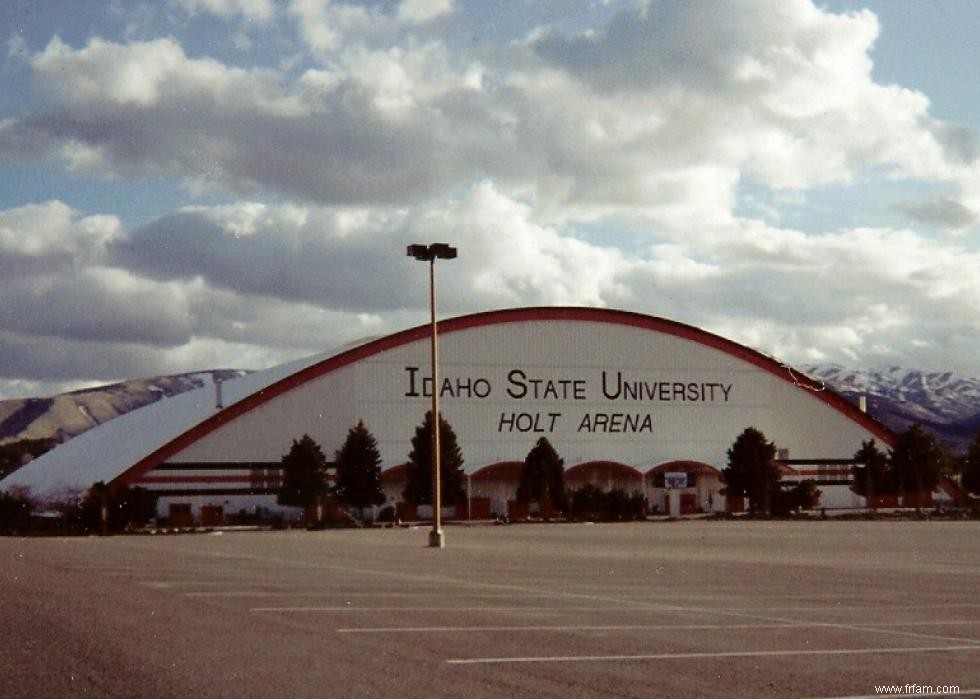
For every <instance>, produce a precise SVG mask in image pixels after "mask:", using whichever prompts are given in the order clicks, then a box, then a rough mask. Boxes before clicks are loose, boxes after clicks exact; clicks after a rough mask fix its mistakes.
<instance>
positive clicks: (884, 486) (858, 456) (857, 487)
mask: <svg viewBox="0 0 980 699" xmlns="http://www.w3.org/2000/svg"><path fill="white" fill-rule="evenodd" d="M854 462H855V467H854V486H853V488H854V492H855V493H857V494H858V495H863V496H864V497H866V498H868V499H869V500H873V499H874V497H875V496H877V495H882V494H884V493H885V492H887V490H888V455H887V454H885V453H884V452H883V451H881V450H880V449H878V445H877V444H876V443H875V440H873V439H871V440H869V441H867V442H863V443H862V444H861V448H860V449H859V450H858V451H857V453H855V454H854Z"/></svg>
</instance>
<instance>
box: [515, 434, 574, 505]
mask: <svg viewBox="0 0 980 699" xmlns="http://www.w3.org/2000/svg"><path fill="white" fill-rule="evenodd" d="M565 499H566V498H565V461H564V459H562V458H561V457H560V456H558V452H557V451H555V448H554V447H553V446H552V445H551V442H549V441H548V439H547V438H546V437H541V438H540V439H539V440H538V442H537V444H535V445H534V447H533V448H532V449H531V451H529V452H528V454H527V457H525V459H524V466H523V468H521V482H520V485H519V486H518V488H517V501H518V502H522V503H526V502H537V503H542V502H544V501H545V500H550V501H551V504H552V506H553V507H554V508H555V509H556V510H557V511H559V512H561V511H564V510H565V506H566V502H565Z"/></svg>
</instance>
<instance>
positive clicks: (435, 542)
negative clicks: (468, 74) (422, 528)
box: [429, 529, 446, 549]
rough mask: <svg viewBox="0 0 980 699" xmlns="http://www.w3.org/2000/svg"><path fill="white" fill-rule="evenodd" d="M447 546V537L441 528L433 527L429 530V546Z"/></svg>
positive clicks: (439, 547) (438, 547)
mask: <svg viewBox="0 0 980 699" xmlns="http://www.w3.org/2000/svg"><path fill="white" fill-rule="evenodd" d="M445 547H446V537H445V535H444V534H443V533H442V530H441V529H433V530H431V531H430V532H429V548H434V549H441V548H445Z"/></svg>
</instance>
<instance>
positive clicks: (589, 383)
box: [168, 319, 874, 472]
mask: <svg viewBox="0 0 980 699" xmlns="http://www.w3.org/2000/svg"><path fill="white" fill-rule="evenodd" d="M428 366H429V345H428V341H427V340H426V339H420V340H418V341H415V342H411V343H409V344H404V345H401V346H395V347H391V348H390V349H387V350H385V351H383V352H380V353H379V354H376V355H374V356H371V357H369V358H367V359H364V360H361V361H359V362H356V363H353V364H349V365H347V366H344V367H342V368H340V369H337V370H335V371H333V372H331V373H329V374H326V375H324V376H321V377H319V378H317V379H314V380H312V381H310V382H308V383H306V384H303V385H300V386H297V387H296V388H294V389H292V390H290V391H288V392H286V393H284V394H283V395H280V396H279V397H277V398H275V399H273V400H271V401H268V402H266V403H263V404H260V405H258V406H256V407H255V408H254V409H252V410H251V411H250V412H248V413H246V414H244V415H242V416H240V417H238V418H237V419H235V420H234V421H232V422H230V423H228V424H226V425H225V426H223V427H220V428H218V429H217V430H215V431H213V432H211V433H209V434H207V435H206V436H204V437H203V438H202V439H200V440H199V441H197V442H195V443H193V444H191V445H190V446H188V447H186V448H185V449H183V450H182V451H180V452H178V453H176V454H174V455H173V456H172V457H170V458H169V459H168V461H169V462H248V461H270V462H271V461H278V460H279V459H280V458H281V457H282V455H283V454H285V453H286V452H287V451H288V449H289V446H290V444H291V441H292V440H293V439H294V438H298V437H300V436H302V435H303V434H309V435H310V436H312V437H313V438H314V439H316V440H317V441H318V442H319V443H320V444H321V445H322V446H323V449H324V452H325V453H326V454H327V456H328V458H331V457H332V454H333V451H334V450H335V449H337V448H338V447H339V446H340V445H341V443H342V442H343V440H344V437H345V435H346V433H347V430H348V429H349V428H350V427H351V426H353V425H354V424H355V423H356V421H357V420H358V419H363V420H364V421H365V424H366V425H367V426H368V428H369V429H370V430H371V431H372V433H373V434H374V435H375V437H376V438H377V439H378V443H379V447H380V450H381V454H382V458H383V459H384V464H383V466H384V467H389V466H392V465H395V464H399V463H403V462H404V461H405V460H406V459H407V457H408V453H409V451H410V448H411V446H410V440H411V437H412V435H413V434H414V430H415V427H416V426H417V425H418V424H420V423H421V421H422V418H423V416H424V413H425V411H426V410H427V409H428V408H429V404H430V398H429V397H428V395H423V385H422V382H423V379H425V378H427V377H428V376H429V369H428ZM440 373H441V379H443V382H442V383H443V385H444V386H445V385H446V383H445V382H448V385H449V386H450V387H451V390H450V391H448V392H444V394H443V398H442V403H441V408H442V412H443V415H444V416H445V418H446V419H447V420H449V422H450V423H451V424H452V426H453V428H454V430H455V431H456V433H457V435H458V438H459V442H460V446H461V447H462V450H463V456H464V459H465V468H466V470H467V471H469V472H472V471H474V470H476V469H477V468H480V467H481V466H484V465H486V464H489V463H494V462H498V461H504V460H511V459H514V460H522V459H523V458H524V456H525V455H526V454H527V452H528V450H529V449H530V448H531V447H532V446H533V444H534V442H535V441H536V440H537V439H538V438H539V437H541V436H545V437H548V439H549V440H550V441H551V442H552V444H553V445H554V446H555V448H556V449H557V450H558V451H559V453H560V454H561V455H562V456H563V457H564V458H565V463H566V466H572V465H575V464H577V463H581V462H584V461H590V460H594V459H610V460H615V461H620V462H623V463H626V464H630V465H632V466H635V467H637V468H639V469H640V470H646V469H647V468H649V467H650V466H654V465H657V464H660V463H663V462H665V461H670V460H673V459H692V460H698V461H703V462H706V463H709V464H712V465H713V466H715V467H717V468H719V469H720V468H724V466H725V464H726V451H727V449H728V448H729V447H730V446H731V444H732V442H733V441H734V440H735V438H736V437H737V436H738V434H739V433H740V432H741V431H742V430H743V429H745V428H746V427H749V426H754V427H757V428H758V429H760V430H762V431H763V432H764V433H765V434H766V436H767V437H768V438H769V439H770V440H772V441H774V442H775V443H776V445H777V447H779V448H780V449H788V450H789V456H790V458H794V459H795V458H817V457H819V458H850V457H851V456H853V454H854V452H855V451H857V449H858V448H859V447H860V445H861V442H862V441H863V440H867V439H871V438H872V437H873V436H874V435H872V434H871V433H870V432H869V431H868V430H866V429H864V428H863V427H862V426H861V425H860V424H858V423H856V422H854V421H853V420H852V419H850V418H849V417H848V416H847V415H844V414H843V413H841V412H839V411H838V410H836V409H834V408H833V407H831V406H829V405H828V404H826V403H825V402H824V401H822V400H821V399H820V396H819V395H818V394H817V393H814V392H813V391H811V390H809V389H803V388H799V387H797V386H795V385H793V384H792V383H790V382H787V381H784V380H782V379H781V378H780V377H777V376H776V375H774V374H773V373H771V372H769V371H766V370H765V369H762V368H760V367H759V366H756V365H755V364H753V363H751V362H749V361H746V360H744V359H741V358H739V357H736V356H734V355H732V354H729V353H727V352H724V351H722V350H719V349H715V348H713V347H710V346H707V345H705V344H702V343H700V342H698V341H696V340H695V339H687V338H685V337H678V336H674V335H670V334H666V333H663V332H657V331H652V330H650V329H648V328H643V327H633V326H631V325H624V324H619V323H606V322H596V321H589V320H568V319H561V320H526V321H519V322H504V323H497V324H489V325H482V326H477V327H471V328H467V329H463V330H456V331H453V332H447V333H444V334H442V335H440ZM787 375H788V370H787ZM533 380H540V381H541V382H542V383H540V384H538V395H537V397H535V395H534V384H533V382H532V381H533ZM549 381H550V382H551V383H550V386H549V384H548V383H547V382H549ZM622 381H625V382H627V383H628V385H629V387H630V388H634V389H638V390H639V391H640V392H641V393H642V396H641V397H639V398H634V396H632V395H628V390H627V389H624V388H623V387H622ZM467 387H468V388H467ZM426 388H427V387H426ZM627 415H628V416H629V418H627V417H626V416H627ZM602 416H606V417H605V418H603V417H602ZM612 416H619V417H612ZM597 422H598V426H599V429H597ZM610 426H611V427H612V428H614V431H610Z"/></svg>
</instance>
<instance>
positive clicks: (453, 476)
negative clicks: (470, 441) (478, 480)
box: [402, 410, 465, 507]
mask: <svg viewBox="0 0 980 699" xmlns="http://www.w3.org/2000/svg"><path fill="white" fill-rule="evenodd" d="M432 426H433V419H432V411H431V410H429V411H427V412H426V413H425V420H424V421H423V422H422V424H421V425H419V426H418V427H416V428H415V436H414V437H412V451H411V453H410V454H409V455H408V469H407V474H406V475H407V477H408V483H407V484H406V486H405V490H404V492H403V493H402V495H403V497H404V498H405V499H406V500H407V501H409V502H413V503H415V504H416V505H431V504H432ZM439 459H440V463H439V472H440V481H441V488H440V492H441V498H442V503H441V504H442V506H443V507H446V506H447V505H455V504H456V503H457V502H460V501H461V500H462V499H463V497H464V494H465V491H464V489H463V478H464V476H463V452H462V451H461V450H460V448H459V445H458V444H457V442H456V433H455V432H454V431H453V428H452V426H451V425H450V424H449V423H448V422H446V419H445V418H444V417H442V415H440V416H439Z"/></svg>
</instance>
